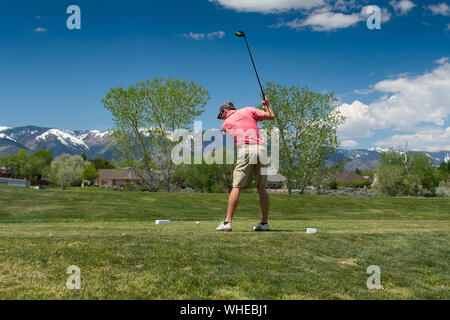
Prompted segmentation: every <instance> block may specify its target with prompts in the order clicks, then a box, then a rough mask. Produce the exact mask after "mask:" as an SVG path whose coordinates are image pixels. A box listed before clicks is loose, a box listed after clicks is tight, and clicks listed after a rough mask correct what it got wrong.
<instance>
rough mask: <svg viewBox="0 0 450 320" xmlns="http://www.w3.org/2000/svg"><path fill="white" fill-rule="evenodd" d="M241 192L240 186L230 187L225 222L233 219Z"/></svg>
mask: <svg viewBox="0 0 450 320" xmlns="http://www.w3.org/2000/svg"><path fill="white" fill-rule="evenodd" d="M240 194H241V189H240V188H233V189H231V192H230V196H229V197H228V210H227V218H226V220H225V222H231V221H232V220H233V216H234V213H235V211H236V209H237V207H238V204H239V195H240Z"/></svg>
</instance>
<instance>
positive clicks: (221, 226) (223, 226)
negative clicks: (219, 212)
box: [216, 221, 232, 231]
mask: <svg viewBox="0 0 450 320" xmlns="http://www.w3.org/2000/svg"><path fill="white" fill-rule="evenodd" d="M224 222H225V221H224ZM224 222H222V223H221V224H219V226H218V227H217V228H216V230H217V231H231V230H232V228H231V222H229V223H227V224H225V223H224Z"/></svg>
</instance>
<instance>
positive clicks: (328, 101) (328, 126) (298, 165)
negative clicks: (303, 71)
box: [263, 82, 344, 193]
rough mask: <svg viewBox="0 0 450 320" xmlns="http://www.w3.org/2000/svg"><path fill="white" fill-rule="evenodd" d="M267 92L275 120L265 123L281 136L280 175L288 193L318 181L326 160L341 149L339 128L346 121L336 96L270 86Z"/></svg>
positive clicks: (293, 87)
mask: <svg viewBox="0 0 450 320" xmlns="http://www.w3.org/2000/svg"><path fill="white" fill-rule="evenodd" d="M264 91H265V92H266V94H267V96H268V97H269V99H270V103H271V107H272V109H273V111H274V112H275V121H265V122H263V127H264V128H266V129H268V132H270V131H271V130H272V129H273V128H274V127H276V128H278V129H279V135H280V173H282V174H283V175H285V176H286V178H287V181H286V184H287V187H288V192H289V193H292V189H293V188H295V187H296V188H299V189H300V192H301V193H303V192H304V190H305V188H306V187H307V186H309V185H312V184H313V183H314V181H316V182H317V178H318V177H317V175H318V174H319V173H320V170H323V169H324V168H325V162H326V160H327V159H328V158H329V157H331V156H332V155H333V154H334V153H335V152H336V151H337V149H338V147H339V143H338V140H337V135H336V130H337V127H338V126H339V125H340V124H342V123H343V122H344V117H342V116H341V115H340V114H339V112H338V111H337V109H336V108H335V107H336V103H337V99H336V97H335V96H334V94H333V93H330V94H322V93H316V92H313V91H311V90H309V89H308V88H300V87H297V86H292V87H286V86H282V85H279V84H277V83H274V82H270V83H267V85H266V86H265V89H264ZM323 172H325V170H323Z"/></svg>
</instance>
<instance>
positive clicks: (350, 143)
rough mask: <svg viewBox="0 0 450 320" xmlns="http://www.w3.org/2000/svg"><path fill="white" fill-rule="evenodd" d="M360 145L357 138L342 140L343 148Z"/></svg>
mask: <svg viewBox="0 0 450 320" xmlns="http://www.w3.org/2000/svg"><path fill="white" fill-rule="evenodd" d="M357 145H358V142H356V141H355V140H344V141H342V142H341V147H343V148H355V147H356V146H357Z"/></svg>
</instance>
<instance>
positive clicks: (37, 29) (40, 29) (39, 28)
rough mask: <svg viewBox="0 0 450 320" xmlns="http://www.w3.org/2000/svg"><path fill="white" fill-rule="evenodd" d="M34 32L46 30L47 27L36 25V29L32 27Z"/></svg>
mask: <svg viewBox="0 0 450 320" xmlns="http://www.w3.org/2000/svg"><path fill="white" fill-rule="evenodd" d="M34 31H35V32H46V31H47V29H46V28H42V27H37V28H36V29H34Z"/></svg>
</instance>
